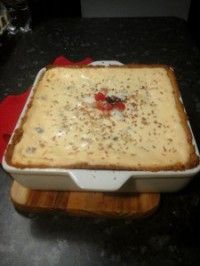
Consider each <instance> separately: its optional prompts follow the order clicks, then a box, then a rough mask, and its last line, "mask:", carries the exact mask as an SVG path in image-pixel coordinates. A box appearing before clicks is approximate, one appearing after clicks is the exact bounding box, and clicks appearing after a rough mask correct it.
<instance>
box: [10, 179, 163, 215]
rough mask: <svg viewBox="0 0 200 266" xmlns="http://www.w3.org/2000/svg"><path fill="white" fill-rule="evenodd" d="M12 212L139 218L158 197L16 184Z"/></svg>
mask: <svg viewBox="0 0 200 266" xmlns="http://www.w3.org/2000/svg"><path fill="white" fill-rule="evenodd" d="M10 196H11V200H12V202H13V204H14V206H15V208H16V209H17V210H19V211H23V212H28V213H33V212H34V213H41V212H53V213H55V212H62V213H66V214H69V215H79V216H101V217H113V218H114V217H116V218H117V217H130V218H142V217H146V216H148V215H150V214H152V213H153V212H154V211H155V210H156V209H157V208H158V206H159V202H160V194H155V193H142V194H133V193H128V194H127V193H121V194H119V193H118V194H117V193H101V192H62V191H40V190H31V189H28V188H25V187H23V186H22V185H20V184H19V183H17V182H16V181H14V182H13V184H12V187H11V191H10Z"/></svg>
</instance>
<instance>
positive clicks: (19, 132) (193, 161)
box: [5, 64, 199, 172]
mask: <svg viewBox="0 0 200 266" xmlns="http://www.w3.org/2000/svg"><path fill="white" fill-rule="evenodd" d="M144 67H148V68H164V69H165V70H166V71H167V74H168V76H169V79H170V81H171V83H172V88H173V93H174V98H175V102H176V107H177V110H178V112H179V115H180V118H181V122H182V126H183V128H184V130H185V132H186V135H187V141H188V143H189V145H190V157H189V160H188V162H187V163H186V164H181V163H176V164H174V165H166V166H164V167H158V166H147V167H141V166H140V165H138V166H137V167H124V166H120V165H114V164H110V165H109V166H102V165H91V164H89V163H78V164H71V165H67V166H66V165H59V166H49V165H44V164H37V165H34V166H32V165H24V164H20V163H15V164H14V163H12V154H13V152H14V148H15V145H16V144H17V143H18V142H19V141H20V140H21V138H22V136H23V129H22V127H23V124H24V122H25V121H26V119H27V115H28V111H29V109H30V107H31V106H32V102H33V99H34V95H33V96H32V97H31V99H30V102H29V104H28V106H27V110H26V113H25V115H24V117H23V118H22V120H21V123H20V126H19V127H18V128H17V129H16V130H15V132H14V135H13V138H12V142H11V143H10V144H9V145H8V147H7V150H6V153H5V160H6V162H7V164H8V165H11V166H14V167H16V168H20V169H24V168H43V169H44V168H62V169H102V170H103V169H104V170H105V169H106V170H119V171H120V170H122V171H123V170H132V171H152V172H157V171H162V170H163V171H170V170H172V171H178V170H185V169H191V168H194V167H195V166H197V165H198V164H199V157H198V156H197V154H196V152H195V147H194V145H193V143H192V135H191V131H190V129H189V126H188V124H187V122H188V117H187V114H186V112H185V108H184V105H183V103H182V102H181V101H180V97H181V94H180V90H179V86H178V83H177V80H176V76H175V74H174V70H173V67H171V66H168V65H164V64H149V65H148V64H126V65H120V66H119V65H111V66H106V68H144ZM52 68H77V69H79V68H105V66H92V65H69V66H54V65H48V66H46V69H47V70H46V71H45V72H44V73H43V74H42V75H41V77H40V79H39V80H38V82H37V84H36V85H35V89H34V90H36V89H37V87H38V84H39V83H40V81H41V80H42V78H43V76H44V74H45V73H46V72H47V71H48V70H49V69H52Z"/></svg>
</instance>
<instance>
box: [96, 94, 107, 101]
mask: <svg viewBox="0 0 200 266" xmlns="http://www.w3.org/2000/svg"><path fill="white" fill-rule="evenodd" d="M94 98H95V100H96V101H104V100H105V99H106V95H105V94H103V93H102V92H98V93H96V94H95V96H94Z"/></svg>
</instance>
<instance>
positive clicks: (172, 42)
mask: <svg viewBox="0 0 200 266" xmlns="http://www.w3.org/2000/svg"><path fill="white" fill-rule="evenodd" d="M58 55H64V56H66V57H68V58H69V59H71V60H74V61H76V60H81V59H83V58H84V57H86V56H90V57H92V58H93V59H94V60H101V59H104V60H106V59H107V60H111V59H115V60H119V61H121V62H122V63H133V62H134V63H161V64H169V65H172V66H173V67H174V68H175V71H176V75H177V78H178V81H179V84H180V88H181V93H182V97H183V100H184V103H185V107H186V110H187V112H188V116H189V118H190V121H191V125H192V128H193V131H194V134H195V136H196V139H197V143H198V145H199V144H200V134H199V132H200V122H199V121H200V90H199V87H200V52H199V50H198V49H197V47H196V46H195V44H194V43H193V41H192V40H191V37H190V34H189V32H188V29H187V24H186V23H185V22H184V21H183V20H180V19H176V18H133V19H130V18H126V19H125V18H124V19H119V18H117V19H113V18H112V19H82V20H80V19H66V20H54V21H49V22H46V23H44V24H42V25H40V26H37V27H36V28H35V29H34V30H33V31H32V32H30V33H27V34H25V35H22V36H17V37H10V38H8V40H7V45H5V44H4V46H3V47H0V62H1V63H0V88H1V91H0V99H2V98H3V97H4V96H6V95H7V94H10V93H20V92H22V91H23V90H24V89H25V88H27V87H28V86H29V85H30V84H31V83H32V82H33V79H34V77H35V75H36V73H37V71H38V70H39V69H40V68H42V67H43V66H45V65H46V64H47V63H50V62H52V61H53V60H54V58H55V57H56V56H58ZM10 184H11V180H10V178H9V176H8V175H7V174H6V173H5V172H4V171H3V170H2V169H0V265H19V266H22V265H143V266H145V265H199V261H200V244H199V242H200V226H199V225H200V181H199V176H197V177H196V178H194V179H193V181H192V182H191V183H190V184H189V185H188V186H187V187H186V188H185V189H184V190H182V191H180V192H178V193H174V194H162V196H161V205H160V207H159V209H158V211H157V212H156V213H155V214H154V215H152V216H151V217H149V218H145V219H142V220H135V221H134V220H133V221H131V220H126V219H125V220H112V219H94V218H78V217H76V218H73V217H66V216H65V217H63V216H39V215H31V216H29V217H25V216H23V215H21V214H19V213H18V212H16V211H15V209H14V208H13V206H12V204H11V202H10V199H9V189H10Z"/></svg>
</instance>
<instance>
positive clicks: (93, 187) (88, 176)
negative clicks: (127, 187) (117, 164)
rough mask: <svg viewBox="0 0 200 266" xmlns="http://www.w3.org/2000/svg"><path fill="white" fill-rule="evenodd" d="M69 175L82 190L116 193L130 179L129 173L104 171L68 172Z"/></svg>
mask: <svg viewBox="0 0 200 266" xmlns="http://www.w3.org/2000/svg"><path fill="white" fill-rule="evenodd" d="M69 174H70V175H71V177H72V178H73V180H74V182H75V183H76V184H77V186H78V187H80V188H81V189H82V190H87V191H117V190H119V189H120V188H121V187H122V186H123V185H124V184H125V183H126V181H127V180H128V179H129V178H130V173H129V174H128V172H125V171H123V172H119V171H108V170H106V171H104V170H89V171H88V170H70V171H69Z"/></svg>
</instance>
